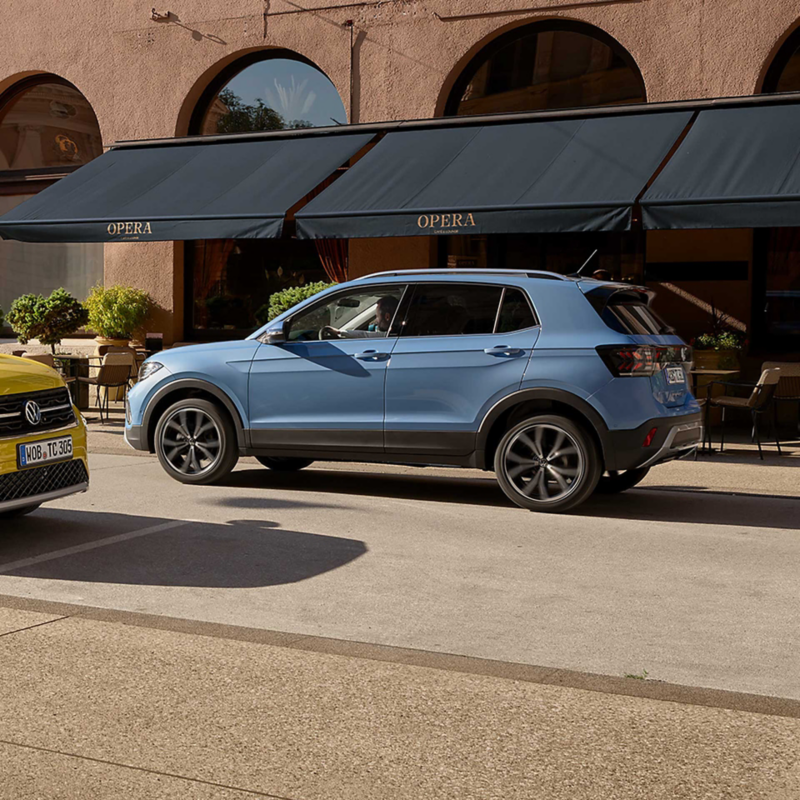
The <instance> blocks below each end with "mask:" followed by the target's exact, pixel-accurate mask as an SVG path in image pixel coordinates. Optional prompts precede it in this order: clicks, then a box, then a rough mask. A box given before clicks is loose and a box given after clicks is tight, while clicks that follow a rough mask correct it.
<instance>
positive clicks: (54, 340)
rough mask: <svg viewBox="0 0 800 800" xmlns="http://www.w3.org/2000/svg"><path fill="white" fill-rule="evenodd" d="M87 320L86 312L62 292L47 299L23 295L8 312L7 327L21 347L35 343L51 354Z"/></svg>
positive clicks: (37, 295) (55, 293)
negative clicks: (31, 341)
mask: <svg viewBox="0 0 800 800" xmlns="http://www.w3.org/2000/svg"><path fill="white" fill-rule="evenodd" d="M87 319H88V314H87V312H86V309H85V308H84V307H83V306H82V305H81V304H80V302H79V301H78V300H76V299H75V298H74V297H73V296H72V295H71V294H70V293H69V292H68V291H67V290H66V289H56V290H55V291H53V292H52V293H51V294H50V296H49V297H43V296H42V295H40V294H24V295H22V296H21V297H18V298H17V299H16V300H15V301H14V302H13V303H12V304H11V308H10V309H9V311H8V324H9V325H10V326H11V328H12V330H13V331H14V333H16V334H17V338H18V339H19V341H20V343H21V344H28V342H29V341H30V340H31V339H38V340H39V342H40V343H41V344H45V345H50V350H51V351H52V352H53V353H55V351H56V345H57V344H61V340H62V339H63V338H64V337H66V336H69V335H71V334H73V333H75V332H76V331H77V330H78V329H79V328H82V327H83V326H84V325H85V324H86V321H87Z"/></svg>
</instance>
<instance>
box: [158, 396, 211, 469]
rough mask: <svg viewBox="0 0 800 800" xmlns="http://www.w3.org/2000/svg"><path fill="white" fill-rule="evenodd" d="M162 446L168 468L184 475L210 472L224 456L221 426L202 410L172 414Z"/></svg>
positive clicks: (186, 409)
mask: <svg viewBox="0 0 800 800" xmlns="http://www.w3.org/2000/svg"><path fill="white" fill-rule="evenodd" d="M160 444H161V451H162V453H163V454H164V458H166V460H167V461H168V462H169V465H170V466H171V467H172V468H173V469H174V470H175V471H176V472H180V473H182V474H183V475H193V476H195V475H203V474H204V473H206V472H209V471H210V470H212V469H213V468H214V467H215V466H216V464H217V462H218V461H219V459H220V457H221V455H222V433H221V431H220V429H219V426H218V425H217V423H216V421H215V420H213V419H212V418H211V417H210V416H209V415H208V414H207V413H206V412H205V411H203V410H202V409H200V408H191V407H189V408H180V409H178V410H177V411H174V412H173V413H172V414H170V416H169V417H168V418H167V420H166V422H165V424H164V426H163V428H162V432H161V442H160Z"/></svg>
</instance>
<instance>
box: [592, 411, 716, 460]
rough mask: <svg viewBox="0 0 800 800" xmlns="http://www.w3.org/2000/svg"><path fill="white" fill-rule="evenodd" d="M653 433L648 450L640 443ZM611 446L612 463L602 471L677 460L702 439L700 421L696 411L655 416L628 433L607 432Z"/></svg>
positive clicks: (690, 450) (700, 417)
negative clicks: (678, 415)
mask: <svg viewBox="0 0 800 800" xmlns="http://www.w3.org/2000/svg"><path fill="white" fill-rule="evenodd" d="M653 428H655V429H656V433H655V435H654V436H653V439H652V441H651V443H650V445H649V446H648V447H644V446H643V445H644V441H645V438H646V437H647V435H648V434H649V433H650V431H651V430H652V429H653ZM609 436H610V438H611V441H612V444H613V450H614V452H613V464H612V463H611V459H608V463H607V464H606V469H612V470H618V471H619V470H626V469H636V468H641V467H652V466H655V465H656V464H661V463H663V462H665V461H671V460H672V459H675V458H681V457H682V456H685V455H688V454H689V453H691V452H693V451H694V450H695V449H696V448H697V447H699V446H700V442H701V441H702V439H703V418H702V414H701V413H700V412H699V411H698V412H696V413H694V414H686V415H684V416H681V417H656V418H654V419H651V420H648V421H647V422H644V423H642V424H641V425H640V426H639V427H638V428H634V429H633V430H630V431H609Z"/></svg>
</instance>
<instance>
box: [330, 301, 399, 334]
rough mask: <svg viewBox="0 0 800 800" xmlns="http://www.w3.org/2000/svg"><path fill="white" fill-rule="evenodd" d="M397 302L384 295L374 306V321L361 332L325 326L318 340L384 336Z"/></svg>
mask: <svg viewBox="0 0 800 800" xmlns="http://www.w3.org/2000/svg"><path fill="white" fill-rule="evenodd" d="M397 306H398V301H397V298H396V297H392V296H391V295H386V296H385V297H381V298H380V299H379V300H378V302H377V303H376V306H375V320H374V321H373V322H371V323H370V324H369V326H368V327H367V329H366V330H363V331H358V330H354V331H348V330H344V329H342V328H334V327H333V326H332V325H326V326H325V327H324V328H322V329H321V330H320V332H319V338H320V339H372V338H375V336H376V334H377V335H379V336H380V335H383V336H386V334H387V333H388V332H389V328H390V327H391V324H392V319H393V318H394V313H395V311H397Z"/></svg>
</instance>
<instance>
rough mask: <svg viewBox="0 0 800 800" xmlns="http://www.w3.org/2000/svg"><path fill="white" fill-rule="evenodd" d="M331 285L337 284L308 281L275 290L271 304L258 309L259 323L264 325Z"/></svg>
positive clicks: (270, 299) (257, 317)
mask: <svg viewBox="0 0 800 800" xmlns="http://www.w3.org/2000/svg"><path fill="white" fill-rule="evenodd" d="M331 286H336V284H335V283H325V282H324V281H318V282H317V283H307V284H306V285H305V286H292V287H290V288H289V289H283V290H281V291H280V292H275V293H274V294H273V295H272V296H271V297H270V298H269V304H266V303H265V304H264V305H263V306H261V308H259V309H258V311H256V319H257V320H258V322H259V324H261V325H263V324H264V323H265V322H269V321H270V320H273V319H275V317H277V316H278V315H280V314H283V312H284V311H288V310H289V309H290V308H292V307H293V306H296V305H297V304H298V303H300V302H301V301H303V300H305V299H307V298H309V297H313V296H314V295H315V294H317V293H318V292H321V291H322V290H323V289H329V288H330V287H331Z"/></svg>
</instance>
